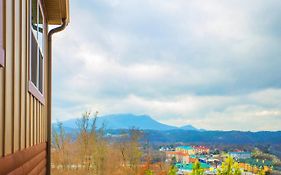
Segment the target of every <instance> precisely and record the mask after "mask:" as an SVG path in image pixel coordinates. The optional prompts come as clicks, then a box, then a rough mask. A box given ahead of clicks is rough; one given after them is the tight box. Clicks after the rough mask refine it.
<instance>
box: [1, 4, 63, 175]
mask: <svg viewBox="0 0 281 175" xmlns="http://www.w3.org/2000/svg"><path fill="white" fill-rule="evenodd" d="M68 6H69V5H68V0H0V175H4V174H50V142H51V140H50V138H51V136H50V133H51V129H50V122H51V54H50V53H51V43H50V42H51V37H52V36H51V35H52V34H53V33H55V32H58V31H60V30H62V29H63V28H64V27H65V26H66V25H67V23H68V21H69V12H68V11H69V10H68V9H69V7H68ZM50 25H53V26H54V27H55V29H52V30H51V31H50V30H49V29H48V27H49V26H50ZM54 27H52V28H54ZM56 28H58V29H57V30H56ZM50 32H51V33H50Z"/></svg>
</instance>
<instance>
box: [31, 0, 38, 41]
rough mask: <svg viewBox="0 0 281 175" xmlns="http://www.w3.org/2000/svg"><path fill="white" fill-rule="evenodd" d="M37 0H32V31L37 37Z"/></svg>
mask: <svg viewBox="0 0 281 175" xmlns="http://www.w3.org/2000/svg"><path fill="white" fill-rule="evenodd" d="M37 8H38V6H37V0H32V7H31V10H32V11H31V28H32V31H33V33H34V35H35V37H36V39H37V23H38V22H37Z"/></svg>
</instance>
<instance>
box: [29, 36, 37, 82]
mask: <svg viewBox="0 0 281 175" xmlns="http://www.w3.org/2000/svg"><path fill="white" fill-rule="evenodd" d="M37 50H38V49H37V42H36V39H35V37H34V35H31V64H30V69H31V70H30V74H31V81H32V83H33V84H34V85H35V86H37V61H38V59H37Z"/></svg>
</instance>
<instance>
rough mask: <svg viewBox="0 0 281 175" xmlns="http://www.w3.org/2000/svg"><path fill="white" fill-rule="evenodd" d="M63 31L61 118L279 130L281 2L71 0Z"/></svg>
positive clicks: (58, 81) (58, 39)
mask: <svg viewBox="0 0 281 175" xmlns="http://www.w3.org/2000/svg"><path fill="white" fill-rule="evenodd" d="M70 4H71V5H70V8H71V9H70V13H71V15H70V16H71V19H70V24H69V27H67V28H66V30H65V32H62V33H59V34H57V35H56V36H55V38H54V52H53V54H54V55H53V58H54V61H53V64H54V65H53V70H54V72H53V120H58V119H59V120H67V119H71V118H76V117H79V116H81V114H82V113H83V112H84V111H86V110H91V111H99V114H100V115H107V114H114V113H133V114H148V115H150V116H152V117H153V118H154V119H155V120H157V121H160V122H161V123H165V124H169V125H173V126H180V125H181V124H182V123H185V124H190V125H193V126H195V127H198V128H204V129H207V130H250V131H261V130H269V131H275V130H280V126H281V81H280V80H281V69H280V65H281V59H280V56H281V30H280V28H281V24H280V22H279V21H280V18H281V11H280V10H279V9H280V7H281V1H278V0H269V1H262V0H250V1H242V0H238V1H237V0H236V1H234V0H230V1H219V0H212V1H202V0H190V1H183V0H175V1H169V0H161V1H160V0H154V1H151V0H142V1H140V0H122V1H121V0H96V1H93V0H85V1H83V2H80V1H74V0H70Z"/></svg>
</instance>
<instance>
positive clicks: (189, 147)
mask: <svg viewBox="0 0 281 175" xmlns="http://www.w3.org/2000/svg"><path fill="white" fill-rule="evenodd" d="M177 148H180V149H184V150H193V149H194V148H192V147H191V146H178V147H177Z"/></svg>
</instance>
